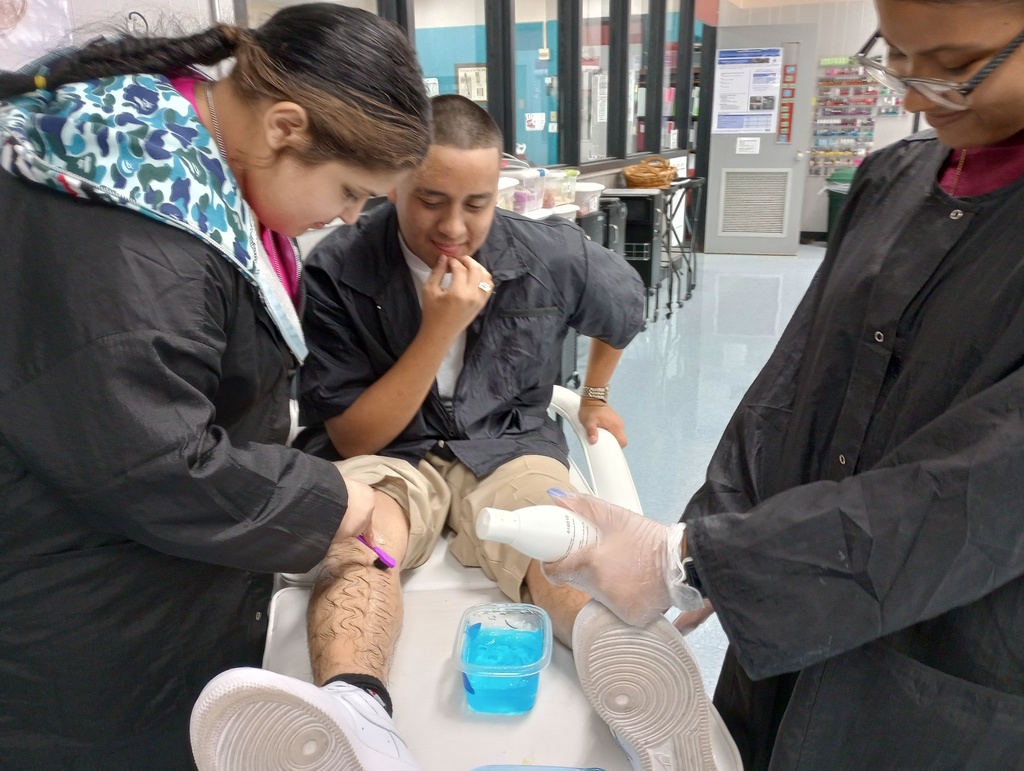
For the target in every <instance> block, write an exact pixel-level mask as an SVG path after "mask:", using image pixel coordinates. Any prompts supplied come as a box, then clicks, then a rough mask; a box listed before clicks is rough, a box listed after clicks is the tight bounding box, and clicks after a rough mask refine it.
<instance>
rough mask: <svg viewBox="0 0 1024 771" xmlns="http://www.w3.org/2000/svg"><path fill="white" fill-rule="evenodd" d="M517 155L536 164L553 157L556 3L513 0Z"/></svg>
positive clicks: (549, 162)
mask: <svg viewBox="0 0 1024 771" xmlns="http://www.w3.org/2000/svg"><path fill="white" fill-rule="evenodd" d="M514 14H515V35H514V38H513V39H514V41H515V100H516V122H515V127H516V129H515V131H516V155H517V156H518V157H520V158H522V159H524V160H527V161H529V162H530V163H531V164H533V165H535V166H550V165H552V164H556V163H558V162H559V158H558V2H557V0H516V3H515V7H514Z"/></svg>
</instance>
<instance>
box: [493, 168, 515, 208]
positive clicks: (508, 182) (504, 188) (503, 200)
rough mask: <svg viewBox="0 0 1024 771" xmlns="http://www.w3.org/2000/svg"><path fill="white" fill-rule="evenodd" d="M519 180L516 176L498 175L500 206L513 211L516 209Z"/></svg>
mask: <svg viewBox="0 0 1024 771" xmlns="http://www.w3.org/2000/svg"><path fill="white" fill-rule="evenodd" d="M518 184H519V180H518V179H515V178H514V177H506V176H501V177H498V208H499V209H507V210H508V211H513V210H514V209H515V195H514V191H515V189H516V186H517V185H518Z"/></svg>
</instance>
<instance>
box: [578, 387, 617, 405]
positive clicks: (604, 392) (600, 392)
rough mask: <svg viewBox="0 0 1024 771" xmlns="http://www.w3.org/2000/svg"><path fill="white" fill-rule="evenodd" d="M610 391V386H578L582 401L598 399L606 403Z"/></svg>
mask: <svg viewBox="0 0 1024 771" xmlns="http://www.w3.org/2000/svg"><path fill="white" fill-rule="evenodd" d="M610 391H611V386H600V387H594V386H586V385H585V386H580V396H581V397H583V398H584V399H599V400H600V401H602V402H607V401H608V393H609V392H610Z"/></svg>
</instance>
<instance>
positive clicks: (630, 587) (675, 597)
mask: <svg viewBox="0 0 1024 771" xmlns="http://www.w3.org/2000/svg"><path fill="white" fill-rule="evenodd" d="M555 501H556V502H557V503H558V505H559V506H563V507H564V508H566V509H569V510H570V511H572V512H574V513H575V514H577V515H579V516H580V517H582V518H583V519H585V520H587V521H588V522H590V523H591V524H593V525H594V526H595V527H596V528H597V530H598V534H599V535H598V539H597V543H596V544H595V545H594V546H591V547H588V548H585V549H580V550H579V551H576V552H573V553H572V554H570V555H569V556H568V557H566V558H565V559H563V560H559V561H558V562H545V563H542V564H541V570H542V571H543V572H544V575H545V576H547V578H548V580H550V581H551V582H552V583H556V584H570V585H572V586H574V587H576V588H577V589H580V590H582V591H584V592H586V593H587V594H589V595H590V596H591V597H593V598H594V599H596V600H598V601H599V602H601V603H602V604H603V605H605V606H606V607H607V608H608V609H609V610H611V611H612V612H613V613H614V614H615V615H617V616H618V617H619V618H621V619H622V620H623V621H625V622H626V623H628V624H634V625H637V626H641V625H644V624H646V623H648V622H650V621H652V620H653V619H655V618H657V617H658V616H659V615H661V614H662V613H664V611H665V610H666V609H667V608H669V607H671V606H673V605H674V606H675V607H678V608H679V609H680V610H682V611H692V610H697V609H701V608H703V607H704V599H703V598H702V597H701V595H700V592H698V591H697V590H696V589H694V588H692V587H690V586H686V585H685V584H684V583H683V571H682V560H681V556H682V554H681V548H682V538H683V532H684V528H685V526H684V525H682V524H676V525H663V524H662V523H660V522H656V521H655V520H653V519H648V518H646V517H644V516H641V515H640V514H636V513H634V512H632V511H629V510H628V509H624V508H622V507H621V506H615V505H613V504H611V503H608V502H607V501H602V500H601V499H599V498H594V497H592V496H589V495H578V494H575V493H569V494H567V495H566V496H565V497H564V498H563V497H556V498H555Z"/></svg>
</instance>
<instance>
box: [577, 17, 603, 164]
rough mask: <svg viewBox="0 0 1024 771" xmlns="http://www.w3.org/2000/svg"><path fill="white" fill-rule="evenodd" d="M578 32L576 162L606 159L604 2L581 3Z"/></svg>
mask: <svg viewBox="0 0 1024 771" xmlns="http://www.w3.org/2000/svg"><path fill="white" fill-rule="evenodd" d="M581 6H582V8H581V10H582V13H581V14H580V16H581V29H580V160H581V161H582V162H584V163H585V162H587V161H598V160H601V159H602V158H607V157H608V72H609V68H610V66H611V54H610V51H609V45H608V41H609V36H610V30H611V19H610V17H609V2H608V0H582V3H581Z"/></svg>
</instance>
